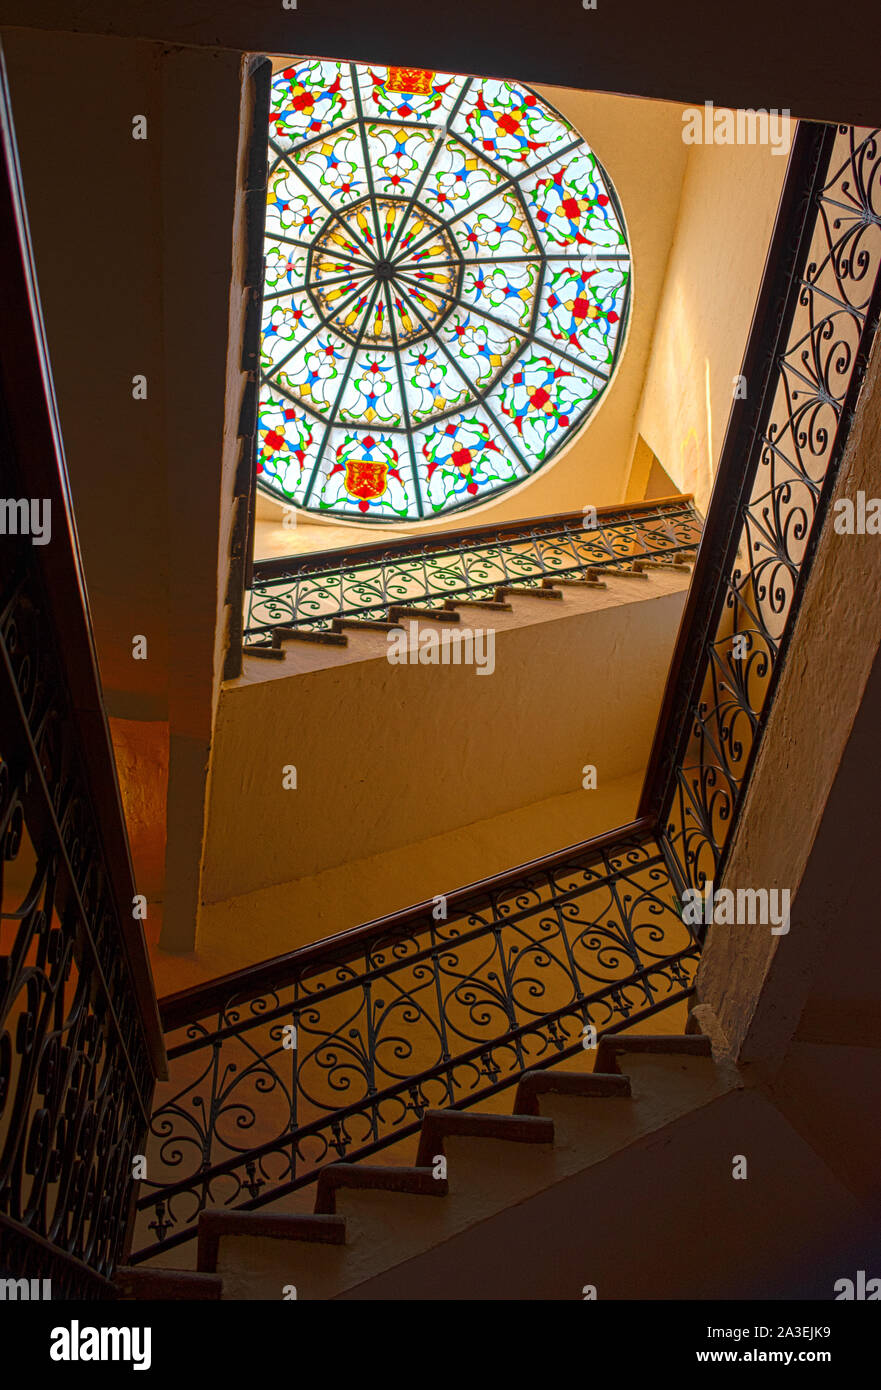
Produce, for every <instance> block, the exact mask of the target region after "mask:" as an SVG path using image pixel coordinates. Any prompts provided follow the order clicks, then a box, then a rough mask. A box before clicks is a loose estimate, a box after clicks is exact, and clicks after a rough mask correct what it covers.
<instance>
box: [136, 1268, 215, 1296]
mask: <svg viewBox="0 0 881 1390" xmlns="http://www.w3.org/2000/svg"><path fill="white" fill-rule="evenodd" d="M114 1283H115V1284H116V1286H117V1288H118V1289H119V1296H120V1298H121V1299H123V1300H124V1301H128V1300H134V1299H151V1300H157V1299H169V1300H171V1299H173V1300H174V1302H175V1303H180V1302H181V1301H183V1300H201V1301H202V1302H205V1301H207V1300H214V1299H219V1298H220V1297H221V1295H222V1293H223V1279H222V1278H221V1276H220V1275H219V1274H203V1273H197V1272H196V1271H195V1270H192V1269H158V1268H156V1267H155V1266H153V1267H151V1268H143V1269H142V1268H138V1267H137V1266H131V1265H122V1266H120V1267H119V1268H118V1269H117V1271H116V1275H115V1278H114Z"/></svg>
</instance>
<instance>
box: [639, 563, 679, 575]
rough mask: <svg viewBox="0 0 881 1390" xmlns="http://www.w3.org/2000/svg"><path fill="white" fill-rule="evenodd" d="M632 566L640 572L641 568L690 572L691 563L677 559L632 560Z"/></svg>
mask: <svg viewBox="0 0 881 1390" xmlns="http://www.w3.org/2000/svg"><path fill="white" fill-rule="evenodd" d="M633 568H634V569H635V570H636V571H637V572H638V573H642V571H643V570H676V571H678V572H679V573H683V574H689V573H690V572H691V565H685V564H681V563H680V562H679V561H677V560H634V562H633Z"/></svg>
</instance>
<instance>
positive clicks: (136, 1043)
mask: <svg viewBox="0 0 881 1390" xmlns="http://www.w3.org/2000/svg"><path fill="white" fill-rule="evenodd" d="M8 112H9V106H8V94H7V92H6V87H5V80H4V75H3V71H2V62H0V125H2V146H3V168H2V170H0V263H2V265H3V267H4V270H3V275H4V284H3V290H4V322H3V327H2V332H0V489H2V493H3V497H4V505H5V506H6V525H5V526H4V531H3V534H2V536H0V1273H2V1274H3V1276H4V1277H8V1278H15V1279H41V1280H42V1279H49V1280H50V1281H51V1289H52V1296H53V1298H65V1297H72V1298H101V1297H106V1296H107V1294H108V1292H110V1291H111V1288H112V1286H111V1285H110V1283H109V1279H110V1278H111V1276H112V1274H113V1270H114V1267H115V1265H116V1263H117V1261H118V1259H119V1258H120V1255H121V1254H122V1252H123V1250H124V1248H125V1245H126V1239H127V1235H128V1231H129V1226H130V1221H131V1216H132V1199H133V1197H134V1184H133V1162H134V1159H135V1156H136V1155H137V1154H139V1153H140V1154H143V1152H144V1147H145V1141H146V1135H147V1130H148V1128H149V1123H150V1113H151V1106H152V1093H153V1085H154V1081H155V1078H156V1076H157V1075H164V1074H165V1061H164V1050H163V1042H162V1033H161V1030H160V1027H159V1017H158V1012H157V1007H156V999H155V995H154V992H153V985H152V980H151V977H150V969H149V964H148V961H147V956H146V947H145V944H144V939H143V933H142V931H141V927H140V923H139V922H137V921H135V920H133V917H132V910H133V906H134V894H135V886H134V883H133V880H132V871H131V862H130V858H129V852H128V843H127V840H126V831H125V822H124V820H123V816H122V810H121V806H120V802H119V791H118V787H117V784H116V772H115V765H114V761H113V754H112V751H111V747H110V741H109V736H108V732H107V724H106V720H105V718H104V712H103V703H102V697H101V691H100V686H99V682H98V676H97V663H96V659H95V652H94V646H93V642H92V634H91V629H90V627H89V619H88V611H87V607H86V603H85V588H84V581H83V576H82V570H81V567H80V563H79V556H78V552H77V546H76V536H75V531H74V529H73V521H72V513H71V509H70V504H69V496H68V490H67V480H66V473H65V469H64V462H63V457H62V454H61V445H60V434H59V430H58V424H57V418H56V412H55V404H54V399H53V397H52V392H51V376H50V374H49V367H48V360H47V357H46V352H45V344H44V342H43V336H42V325H41V322H40V317H39V309H38V307H37V306H38V302H39V301H38V299H37V295H36V285H35V280H34V275H33V267H32V262H31V256H30V247H29V242H28V238H27V229H26V224H25V220H24V212H23V201H22V198H21V191H20V182H19V174H18V169H17V163H16V159H15V148H14V144H13V140H12V133H11V123H10V120H9V115H8ZM10 508H11V510H10ZM10 521H12V524H10ZM35 521H36V526H35V525H34V523H35ZM35 532H36V533H37V534H35Z"/></svg>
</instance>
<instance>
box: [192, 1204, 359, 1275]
mask: <svg viewBox="0 0 881 1390" xmlns="http://www.w3.org/2000/svg"><path fill="white" fill-rule="evenodd" d="M224 1236H258V1237H260V1238H261V1239H267V1240H305V1241H311V1242H312V1243H313V1244H319V1245H345V1243H346V1223H345V1220H344V1219H343V1217H341V1216H333V1215H305V1216H296V1215H285V1214H283V1213H274V1212H262V1211H203V1212H202V1213H201V1215H200V1217H199V1237H198V1257H197V1263H198V1266H199V1269H200V1270H211V1271H214V1270H216V1269H217V1251H218V1246H219V1244H220V1241H221V1239H222V1238H223V1237H224Z"/></svg>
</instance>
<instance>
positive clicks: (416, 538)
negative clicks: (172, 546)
mask: <svg viewBox="0 0 881 1390" xmlns="http://www.w3.org/2000/svg"><path fill="white" fill-rule="evenodd" d="M693 499H694V493H692V492H679V493H675V494H674V495H673V496H672V497H656V498H654V499H652V500H651V501H647V500H642V501H639V502H619V503H616V504H615V505H612V504H609V505H607V506H603V507H597V508H596V514H597V520H598V521H603V520H611V518H613V517H616V516H635V517H638V516H645V515H647V514H648V513H650V512H653V511H655V510H657V509H658V508H659V507H675V506H682V507H686V506H688V504H689V503H690V502H691V501H693ZM583 519H584V513H583V512H577V511H576V512H552V513H551V514H550V515H547V516H533V517H528V518H527V519H525V520H523V521H508V522H504V523H502V524H501V525H499V524H498V523H496V524H495V525H492V524H489V525H487V524H484V525H482V526H460V527H457V528H455V529H452V530H449V531H424V532H422V533H421V534H417V535H408V536H394V537H391V538H390V539H388V540H384V541H380V542H377V541H368V542H366V543H365V544H364V545H344V546H336V547H335V548H334V549H333V550H311V551H304V552H303V553H302V554H299V555H278V556H272V557H271V558H268V559H265V560H255V561H254V563H253V567H252V576H251V578H252V583H253V582H259V581H261V580H267V579H281V578H284V577H286V576H287V575H288V574H290V572H291V571H294V570H299V569H303V568H309V569H323V568H332V567H334V566H336V565H340V564H346V563H349V562H350V563H352V564H360V563H366V562H368V561H370V560H381V559H385V558H391V557H393V556H394V554H395V552H399V553H400V554H406V553H408V552H410V551H420V550H422V549H424V548H425V547H426V546H430V547H432V548H437V549H441V550H442V549H444V548H451V549H452V548H454V547H455V545H456V543H457V542H458V541H479V540H481V539H482V538H484V537H485V538H487V539H488V540H493V541H496V540H511V539H515V538H516V537H517V536H518V535H520V534H526V533H528V531H529V529H530V527H533V526H543V527H547V526H554V525H560V526H566V525H571V524H573V523H578V524H580V523H581V522H582V521H583Z"/></svg>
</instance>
